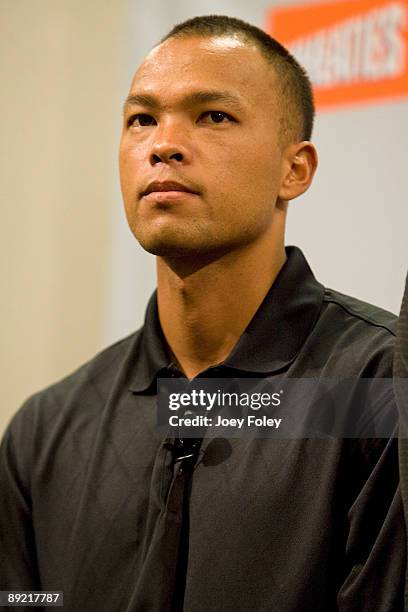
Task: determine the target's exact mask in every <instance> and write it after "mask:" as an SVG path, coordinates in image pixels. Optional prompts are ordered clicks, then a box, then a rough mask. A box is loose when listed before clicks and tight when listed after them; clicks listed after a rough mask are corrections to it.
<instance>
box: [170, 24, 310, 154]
mask: <svg viewBox="0 0 408 612" xmlns="http://www.w3.org/2000/svg"><path fill="white" fill-rule="evenodd" d="M225 35H227V36H228V35H238V36H239V37H240V38H241V39H242V40H243V41H244V42H250V43H252V44H255V45H256V47H257V48H258V49H259V51H260V52H261V54H262V55H263V56H264V58H265V59H266V60H267V62H268V63H269V64H271V65H272V66H273V68H274V69H275V72H276V75H277V81H278V86H279V90H278V92H274V93H275V94H277V96H276V99H277V102H278V105H279V108H280V138H281V141H282V142H283V144H284V145H285V146H286V145H287V144H291V143H293V142H300V141H302V140H310V139H311V136H312V131H313V123H314V117H315V106H314V101H313V92H312V85H311V82H310V79H309V77H308V75H307V73H306V71H305V70H304V68H303V67H302V66H301V65H300V64H299V62H298V61H297V60H296V59H295V58H294V57H293V55H292V54H291V53H290V52H289V51H288V50H287V49H286V48H285V47H284V46H283V45H281V44H280V43H279V42H278V41H277V40H275V39H274V38H272V36H269V34H267V33H266V32H264V31H263V30H261V29H260V28H257V27H256V26H254V25H251V24H249V23H247V22H245V21H242V20H241V19H236V18H235V17H227V16H224V15H205V16H200V17H193V18H192V19H188V20H187V21H184V22H182V23H179V24H177V25H175V26H174V27H173V28H172V29H171V30H170V32H169V33H168V34H166V36H164V38H162V40H161V41H160V44H161V43H163V42H164V41H165V40H168V39H169V38H181V37H188V36H202V37H204V38H207V37H208V38H209V37H212V36H225Z"/></svg>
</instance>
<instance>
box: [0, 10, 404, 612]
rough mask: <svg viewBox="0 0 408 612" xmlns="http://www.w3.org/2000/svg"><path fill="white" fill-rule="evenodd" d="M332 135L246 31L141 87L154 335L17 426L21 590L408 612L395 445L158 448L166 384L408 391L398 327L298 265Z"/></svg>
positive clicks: (129, 204) (138, 144) (129, 179)
mask: <svg viewBox="0 0 408 612" xmlns="http://www.w3.org/2000/svg"><path fill="white" fill-rule="evenodd" d="M313 114H314V111H313V99H312V95H311V90H310V83H309V81H308V79H307V76H306V75H305V73H304V71H303V70H302V69H301V68H300V66H299V65H298V64H297V62H296V61H295V60H294V59H293V58H292V57H291V56H290V55H289V53H288V52H287V51H286V50H285V49H284V48H283V47H281V46H280V45H279V44H278V43H277V42H276V41H273V40H272V39H271V38H270V37H269V36H267V35H266V34H265V33H263V32H262V31H260V30H258V29H257V28H255V27H253V26H250V25H248V24H245V23H243V22H241V21H239V20H236V19H232V18H226V17H216V16H215V17H214V16H211V17H199V18H195V19H193V20H190V21H188V22H186V23H184V24H181V25H179V26H176V27H175V28H174V29H173V30H172V31H171V32H170V34H169V35H168V36H167V37H166V38H165V39H164V40H163V41H162V42H161V44H159V45H158V46H156V47H155V48H154V49H153V50H152V51H151V52H150V54H149V55H148V56H147V58H146V59H145V60H144V62H143V63H142V65H141V66H140V67H139V69H138V70H137V72H136V74H135V77H134V79H133V82H132V85H131V89H130V92H129V96H128V98H127V100H126V103H125V109H124V125H123V133H122V139H121V145H120V171H121V184H122V192H123V198H124V203H125V209H126V214H127V218H128V222H129V225H130V228H131V230H132V232H133V233H134V235H135V237H136V238H137V240H138V241H139V242H140V244H141V245H142V246H143V247H144V248H145V249H146V250H148V251H149V252H151V253H153V254H155V255H156V256H157V293H155V294H154V295H153V296H152V298H151V300H150V302H149V305H148V308H147V312H146V320H145V325H144V326H143V328H142V329H141V330H139V331H138V332H136V333H135V334H133V335H132V336H130V337H128V338H126V339H125V340H122V341H120V342H118V343H117V344H115V345H113V346H112V347H110V348H108V349H107V350H105V351H104V352H102V353H101V354H100V355H98V356H97V357H96V358H94V359H93V360H92V361H90V362H89V363H88V364H86V365H84V366H82V367H81V368H79V369H78V370H77V371H76V372H74V373H73V374H72V375H71V376H69V377H67V378H66V379H64V380H63V381H61V382H59V383H58V384H56V385H53V386H52V387H50V388H49V389H46V390H45V391H43V392H41V393H39V394H36V395H35V396H34V397H32V398H30V399H29V400H28V402H27V403H26V404H25V405H24V406H23V408H22V409H21V410H20V411H19V413H18V414H17V415H16V417H15V418H14V419H13V421H12V423H11V424H10V426H9V429H8V431H7V433H6V436H5V438H4V441H3V445H2V464H1V465H2V468H1V477H0V478H1V480H0V482H1V487H2V507H1V511H0V517H1V520H2V526H3V527H2V533H1V550H2V554H3V556H4V557H5V559H4V566H3V567H4V568H5V569H3V573H2V578H1V588H2V589H8V590H11V589H14V590H16V589H20V590H23V589H25V590H29V589H42V590H52V589H55V590H57V589H58V590H63V591H64V608H65V609H66V610H72V611H74V610H75V611H76V610H102V611H104V610H106V611H109V612H110V611H112V612H113V611H118V612H119V611H121V612H122V611H128V612H130V611H147V610H152V611H153V610H157V611H168V610H185V611H188V612H193V611H194V612H199V611H201V610H202V611H204V610H205V611H208V610H220V611H221V610H223V611H224V610H231V611H236V610H265V611H266V610H272V611H276V612H295V611H296V612H298V611H308V610H310V611H313V612H316V611H318V610H322V611H325V612H326V611H328V610H336V609H338V610H342V611H347V612H350V611H354V610H355V611H357V610H358V611H359V612H361V611H367V612H368V611H370V612H373V611H376V612H385V611H391V610H400V609H402V605H403V603H402V602H403V580H404V571H405V530H404V523H403V514H402V506H401V498H400V494H399V490H398V467H397V464H398V454H397V453H398V451H397V445H396V441H395V439H382V438H377V439H369V436H366V438H367V439H347V440H344V439H341V438H335V437H329V438H327V437H326V438H325V439H306V438H301V439H290V440H285V439H268V438H259V439H236V438H234V439H233V438H231V439H229V438H225V437H220V438H214V439H209V438H205V439H204V440H203V441H202V443H201V446H200V444H199V442H200V441H198V442H197V441H193V442H192V443H190V444H189V443H187V444H184V445H183V444H182V442H180V441H177V439H176V440H175V439H173V438H172V437H169V438H168V439H163V436H162V435H161V434H160V433H159V432H158V430H157V429H156V428H155V421H156V411H155V406H156V390H157V379H158V378H159V377H164V378H171V377H174V378H176V379H180V378H183V379H186V378H187V379H193V378H195V380H196V381H197V380H198V381H199V380H200V378H213V379H218V378H220V379H221V378H240V377H243V378H245V377H258V378H263V377H266V376H268V377H272V378H273V377H275V376H280V377H282V378H283V379H284V380H286V379H290V378H296V379H299V378H308V379H316V380H321V379H346V378H351V379H363V378H368V379H371V378H386V377H389V376H390V375H391V367H392V366H391V364H392V349H393V338H394V334H393V326H394V317H392V315H389V314H388V313H386V312H384V311H381V310H379V309H376V308H375V307H372V306H370V305H368V304H364V303H362V302H359V301H358V300H354V299H353V298H348V297H347V296H343V295H341V294H338V293H336V292H334V291H331V290H326V289H324V287H323V286H322V285H321V284H320V283H319V282H318V281H316V279H315V278H314V276H313V274H312V272H311V271H310V268H309V267H308V264H307V262H306V260H305V258H304V257H303V255H302V253H301V252H300V251H299V249H296V248H294V247H291V248H288V249H286V250H285V247H284V229H285V220H286V212H287V207H288V202H289V201H290V200H292V199H293V198H296V197H297V196H299V195H301V194H302V193H303V192H305V191H306V190H307V188H308V187H309V186H310V184H311V182H312V179H313V175H314V172H315V170H316V166H317V155H316V151H315V148H314V146H313V145H312V144H311V142H310V137H311V130H312V125H313ZM308 403H309V398H305V401H304V410H305V412H306V411H307V409H308ZM392 404H393V400H392V397H389V396H387V397H386V398H385V400H384V402H383V405H382V406H381V413H382V414H383V413H384V414H388V412H389V411H391V408H392V406H391V405H392ZM4 526H6V527H4Z"/></svg>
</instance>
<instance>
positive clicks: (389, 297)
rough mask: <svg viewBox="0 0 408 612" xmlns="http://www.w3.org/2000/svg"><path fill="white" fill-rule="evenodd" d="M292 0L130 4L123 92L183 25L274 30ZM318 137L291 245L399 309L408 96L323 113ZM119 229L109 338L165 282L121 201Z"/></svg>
mask: <svg viewBox="0 0 408 612" xmlns="http://www.w3.org/2000/svg"><path fill="white" fill-rule="evenodd" d="M283 4H286V5H287V4H299V2H298V0H294V1H292V2H290V1H288V0H286V1H285V0H282V1H280V2H275V1H273V0H272V1H269V2H268V1H264V0H252V2H250V3H249V2H247V0H235V1H228V0H219V1H217V2H211V1H208V0H206V1H200V0H196V1H194V2H187V1H182V0H173V2H171V3H168V2H166V0H151V1H150V2H149V3H146V4H144V3H140V2H136V1H131V0H130V1H129V2H128V11H129V21H128V24H127V36H126V45H127V51H128V52H127V61H128V66H127V71H128V82H127V83H126V84H124V96H123V97H125V94H126V88H127V86H128V85H129V83H130V79H131V76H132V74H133V72H134V71H135V69H136V67H137V65H138V63H139V62H140V61H141V60H142V58H143V57H144V55H145V54H146V53H147V51H148V50H149V48H150V47H152V46H153V45H154V44H155V43H156V42H157V41H158V40H159V39H160V38H161V37H162V36H163V35H164V34H165V33H166V32H167V31H168V30H169V29H170V28H171V27H172V26H173V25H174V24H175V23H177V22H180V21H183V20H184V19H187V18H189V17H192V16H195V15H204V14H211V13H217V14H225V15H230V16H234V17H239V18H241V19H245V20H247V21H250V22H251V23H253V24H255V25H258V26H259V27H265V14H266V11H267V10H268V9H269V8H271V7H272V6H274V5H275V6H276V5H283ZM305 4H306V2H305ZM314 142H315V144H316V146H317V148H318V151H319V158H320V165H319V169H318V172H317V175H316V177H315V181H314V184H313V186H312V188H311V189H310V190H309V192H308V193H307V194H305V195H304V196H302V197H301V198H299V199H298V200H295V201H294V202H292V204H291V207H290V213H289V219H288V230H287V244H297V245H298V246H300V247H301V248H302V249H303V250H304V253H305V254H306V256H307V258H308V260H309V262H310V264H311V266H312V269H313V270H314V272H315V275H316V276H317V277H318V279H319V280H320V281H322V282H323V283H324V284H326V285H327V286H330V287H332V288H335V289H337V290H338V291H342V292H343V293H348V294H351V295H354V296H355V297H359V298H361V299H363V300H366V301H369V302H372V303H375V304H377V305H379V306H382V307H383V308H386V309H388V310H391V311H393V312H398V310H399V306H400V302H401V297H402V288H403V281H404V278H405V274H406V270H407V266H408V240H407V233H408V205H407V203H406V200H407V196H406V194H405V179H406V175H407V174H408V171H407V170H406V167H407V164H408V145H407V143H408V99H407V101H402V102H401V101H400V102H392V103H382V104H378V105H367V106H361V107H359V108H352V109H349V108H347V109H343V110H337V111H332V112H327V113H325V114H321V115H318V117H317V120H316V127H315V132H314ZM118 197H119V196H118ZM112 229H113V243H112V259H111V269H110V285H109V290H108V302H107V311H106V334H105V341H106V343H107V344H108V343H109V342H111V341H114V340H115V339H117V338H118V337H120V336H122V335H124V334H125V333H128V332H130V331H132V330H133V329H135V327H137V326H138V325H139V324H141V323H142V321H143V313H144V307H145V304H146V301H147V296H148V295H149V294H150V293H151V291H152V290H153V288H154V285H155V281H154V258H153V257H152V256H150V255H147V254H146V253H144V252H143V251H142V249H141V248H140V247H138V245H136V244H135V241H134V239H133V237H132V236H131V234H130V231H129V230H128V229H127V226H126V223H125V220H124V216H123V212H122V210H121V209H120V208H119V207H118V208H117V209H116V210H115V213H114V215H113V218H112Z"/></svg>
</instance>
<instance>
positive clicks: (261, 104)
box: [120, 36, 283, 256]
mask: <svg viewBox="0 0 408 612" xmlns="http://www.w3.org/2000/svg"><path fill="white" fill-rule="evenodd" d="M275 79H276V77H275V74H274V71H273V69H272V68H271V67H270V66H269V65H268V64H267V62H266V60H265V59H264V58H263V56H262V55H261V53H260V52H259V51H258V49H256V47H252V46H250V45H248V44H247V43H245V44H244V43H243V42H241V41H240V40H239V39H238V38H236V37H230V36H228V37H213V38H201V37H188V38H179V39H177V38H173V39H170V40H167V41H165V42H164V43H163V44H161V45H159V46H158V47H156V48H155V49H153V51H152V52H151V53H150V54H149V55H148V57H147V58H146V59H145V61H144V62H143V64H142V65H141V66H140V68H139V69H138V71H137V72H136V74H135V76H134V79H133V82H132V85H131V89H130V93H129V98H128V103H127V104H126V106H125V114H124V125H123V132H122V138H121V144H120V175H121V187H122V193H123V199H124V203H125V209H126V215H127V219H128V222H129V225H130V228H131V230H132V232H133V234H134V235H135V237H136V238H137V239H138V241H139V242H140V244H141V245H142V247H143V248H145V249H146V250H147V251H150V252H151V253H154V254H157V255H161V256H166V255H167V256H175V255H192V254H195V255H199V254H212V253H214V254H216V253H217V252H225V251H230V250H233V249H236V248H239V247H242V246H243V245H245V244H248V243H251V242H253V241H256V240H258V239H260V237H261V236H263V235H264V234H265V232H268V231H270V230H271V224H272V223H273V219H274V214H273V212H274V207H275V204H276V200H277V197H278V193H279V189H280V185H281V182H282V176H283V152H282V150H281V147H280V145H279V115H278V106H277V102H276V100H275V96H274V93H273V92H274V91H275V90H276V89H277V88H276V85H275ZM177 184H178V185H177ZM183 189H184V190H188V191H183Z"/></svg>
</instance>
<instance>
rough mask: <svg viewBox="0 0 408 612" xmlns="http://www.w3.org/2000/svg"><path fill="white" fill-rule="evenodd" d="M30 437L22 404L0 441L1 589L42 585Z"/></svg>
mask: <svg viewBox="0 0 408 612" xmlns="http://www.w3.org/2000/svg"><path fill="white" fill-rule="evenodd" d="M31 438H32V423H31V420H30V414H29V412H28V411H27V410H26V409H25V407H24V406H23V408H22V409H21V410H20V411H19V412H18V413H17V414H16V415H15V417H14V418H13V419H12V421H11V423H10V425H9V426H8V428H7V430H6V432H5V434H4V436H3V439H2V441H1V444H0V590H3V591H6V590H26V591H28V590H38V589H40V588H41V584H40V579H39V572H38V566H37V559H36V545H35V536H34V529H33V521H32V504H31V495H30V482H29V472H30V469H31V465H30V456H31V453H30V447H31ZM19 609H21V608H19Z"/></svg>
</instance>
